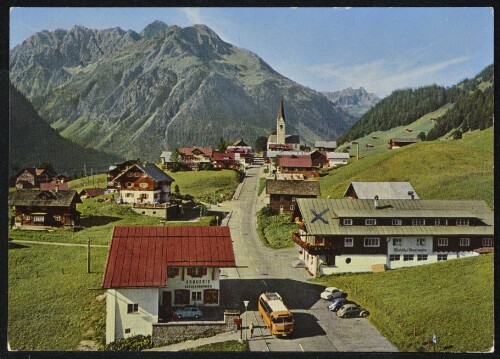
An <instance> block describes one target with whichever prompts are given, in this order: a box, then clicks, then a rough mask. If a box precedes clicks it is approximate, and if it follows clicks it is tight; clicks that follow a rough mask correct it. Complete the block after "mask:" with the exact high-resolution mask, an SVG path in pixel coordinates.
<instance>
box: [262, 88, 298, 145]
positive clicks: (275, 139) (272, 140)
mask: <svg viewBox="0 0 500 359" xmlns="http://www.w3.org/2000/svg"><path fill="white" fill-rule="evenodd" d="M267 151H300V138H299V135H287V134H286V120H285V110H284V108H283V96H281V98H280V106H279V109H278V115H277V117H276V134H275V135H270V136H269V138H268V140H267Z"/></svg>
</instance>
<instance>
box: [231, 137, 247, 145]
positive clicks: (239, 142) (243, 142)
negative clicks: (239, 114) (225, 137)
mask: <svg viewBox="0 0 500 359" xmlns="http://www.w3.org/2000/svg"><path fill="white" fill-rule="evenodd" d="M233 146H238V147H241V146H243V147H247V146H248V145H247V144H246V142H245V141H243V139H242V138H240V139H239V140H237V141H236V142H234V143H233Z"/></svg>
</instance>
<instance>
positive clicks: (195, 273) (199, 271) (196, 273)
mask: <svg viewBox="0 0 500 359" xmlns="http://www.w3.org/2000/svg"><path fill="white" fill-rule="evenodd" d="M187 274H188V275H189V276H191V277H203V276H204V275H206V274H207V268H204V267H190V268H188V269H187Z"/></svg>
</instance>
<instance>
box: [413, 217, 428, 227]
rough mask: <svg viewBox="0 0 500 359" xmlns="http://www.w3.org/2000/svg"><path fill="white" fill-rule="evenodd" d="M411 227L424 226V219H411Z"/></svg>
mask: <svg viewBox="0 0 500 359" xmlns="http://www.w3.org/2000/svg"><path fill="white" fill-rule="evenodd" d="M411 224H412V226H425V219H424V218H413V219H412V220H411Z"/></svg>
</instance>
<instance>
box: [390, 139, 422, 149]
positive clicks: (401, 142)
mask: <svg viewBox="0 0 500 359" xmlns="http://www.w3.org/2000/svg"><path fill="white" fill-rule="evenodd" d="M417 142H419V140H418V139H417V138H391V139H390V140H389V149H390V150H393V149H395V148H400V147H404V146H408V145H411V144H412V143H417Z"/></svg>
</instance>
